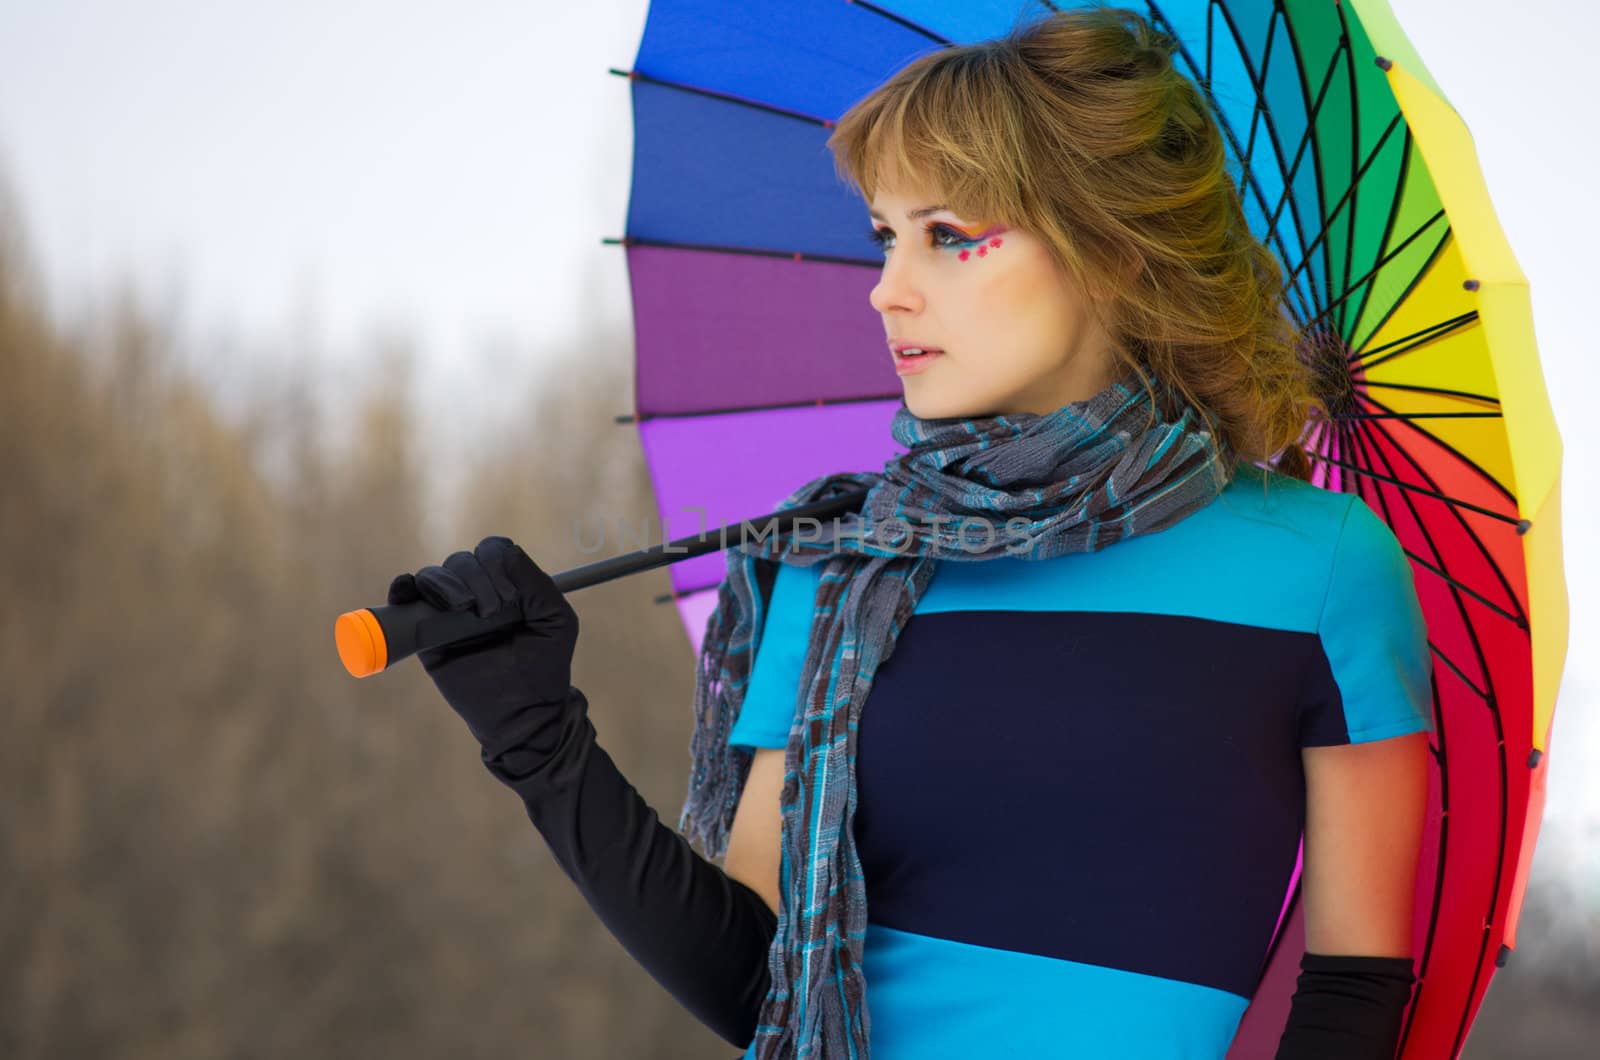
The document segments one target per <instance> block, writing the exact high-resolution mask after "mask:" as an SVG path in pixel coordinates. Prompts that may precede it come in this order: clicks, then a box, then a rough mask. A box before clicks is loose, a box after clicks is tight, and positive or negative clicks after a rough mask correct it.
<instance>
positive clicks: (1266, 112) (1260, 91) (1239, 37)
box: [1207, 0, 1309, 309]
mask: <svg viewBox="0 0 1600 1060" xmlns="http://www.w3.org/2000/svg"><path fill="white" fill-rule="evenodd" d="M1212 10H1213V11H1217V12H1219V13H1220V14H1221V15H1222V21H1223V23H1224V24H1225V25H1226V26H1227V27H1228V35H1229V36H1231V37H1232V38H1233V43H1234V47H1235V48H1237V49H1238V52H1239V59H1240V61H1241V62H1242V63H1243V64H1244V68H1245V75H1246V76H1247V77H1249V79H1250V88H1251V90H1252V91H1254V92H1255V95H1256V106H1255V110H1254V111H1253V112H1252V114H1251V118H1250V125H1251V133H1250V141H1251V146H1250V147H1247V148H1246V150H1245V151H1244V153H1243V154H1241V155H1240V156H1239V161H1240V168H1241V169H1242V170H1243V171H1244V172H1253V167H1252V166H1251V165H1250V162H1249V159H1250V152H1251V151H1252V150H1253V144H1254V140H1255V131H1254V130H1255V124H1256V121H1255V115H1256V114H1257V113H1259V114H1260V115H1261V117H1262V120H1263V122H1264V123H1265V124H1266V126H1267V139H1268V140H1269V141H1271V143H1272V156H1273V159H1274V160H1275V161H1276V162H1277V164H1278V173H1279V175H1280V176H1283V174H1284V160H1283V158H1284V156H1283V142H1282V140H1281V139H1280V138H1279V136H1278V126H1277V123H1276V122H1274V121H1273V120H1272V108H1270V107H1268V106H1266V98H1267V91H1266V89H1267V67H1268V66H1269V65H1270V63H1271V61H1272V41H1273V37H1274V34H1273V32H1272V26H1273V23H1275V22H1276V21H1277V19H1278V17H1279V16H1280V15H1282V16H1283V19H1284V26H1285V27H1286V28H1287V27H1288V24H1289V23H1288V18H1289V16H1288V12H1287V11H1285V10H1284V9H1283V8H1282V7H1281V6H1278V5H1275V6H1274V8H1273V12H1272V15H1271V17H1270V18H1269V19H1268V20H1267V47H1266V50H1265V51H1264V52H1263V53H1262V59H1261V71H1260V73H1259V74H1258V73H1257V72H1256V69H1255V64H1254V63H1252V62H1251V60H1250V53H1249V49H1247V48H1246V47H1245V42H1244V35H1243V34H1241V33H1240V32H1239V26H1238V24H1237V23H1236V22H1234V20H1233V14H1232V13H1231V12H1230V11H1229V10H1228V9H1227V8H1226V7H1224V6H1223V5H1222V4H1221V3H1219V2H1218V0H1212ZM1208 28H1209V20H1208ZM1207 61H1208V62H1209V61H1210V57H1209V56H1208V57H1207ZM1295 72H1296V74H1298V73H1299V63H1298V61H1297V62H1296V65H1295ZM1300 82H1301V96H1302V98H1303V97H1304V95H1305V91H1304V90H1305V81H1304V78H1300ZM1219 113H1220V110H1219ZM1308 128H1309V126H1308ZM1236 146H1237V145H1236ZM1284 187H1285V188H1288V187H1289V179H1288V177H1284ZM1257 205H1259V206H1260V207H1261V213H1262V216H1266V212H1267V203H1266V197H1265V196H1263V195H1261V194H1260V193H1259V190H1258V193H1257ZM1293 205H1294V210H1293V215H1294V227H1295V236H1296V238H1298V239H1299V240H1300V241H1301V244H1302V246H1303V245H1304V241H1305V226H1304V224H1303V223H1302V221H1301V218H1300V210H1299V204H1298V203H1295V204H1293ZM1279 208H1280V209H1281V208H1282V199H1280V200H1279ZM1275 229H1276V223H1275V222H1274V224H1273V225H1271V226H1269V229H1268V230H1269V231H1274V230H1275ZM1302 309H1304V306H1302Z"/></svg>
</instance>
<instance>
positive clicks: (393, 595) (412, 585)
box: [386, 572, 422, 606]
mask: <svg viewBox="0 0 1600 1060" xmlns="http://www.w3.org/2000/svg"><path fill="white" fill-rule="evenodd" d="M420 599H422V594H421V593H419V592H417V579H416V577H415V576H413V575H412V574H410V573H409V572H408V573H406V574H397V575H395V579H394V581H392V582H390V583H389V595H388V598H387V601H386V602H387V603H388V604H390V605H391V606H393V605H395V604H414V603H416V602H417V601H418V600H420Z"/></svg>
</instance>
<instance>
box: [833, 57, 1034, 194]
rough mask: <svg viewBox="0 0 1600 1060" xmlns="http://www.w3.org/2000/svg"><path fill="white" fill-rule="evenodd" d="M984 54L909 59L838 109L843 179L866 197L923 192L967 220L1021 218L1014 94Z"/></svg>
mask: <svg viewBox="0 0 1600 1060" xmlns="http://www.w3.org/2000/svg"><path fill="white" fill-rule="evenodd" d="M1003 81H1004V74H1003V72H1002V71H1001V70H1000V69H999V67H998V64H995V63H991V62H990V61H989V54H988V52H987V51H986V50H984V49H976V50H972V51H960V52H937V53H934V54H932V55H927V56H924V57H923V58H921V59H919V60H917V61H915V62H913V63H911V64H910V65H909V66H907V67H905V68H904V69H902V70H901V71H900V72H899V73H898V74H896V75H895V76H894V77H893V78H891V79H890V80H889V81H888V82H886V83H885V84H884V85H882V86H881V87H880V88H878V89H877V90H876V91H874V92H873V93H871V94H870V95H868V96H866V97H865V98H863V99H862V100H860V101H859V102H857V103H856V104H855V105H854V106H853V107H851V108H850V109H849V110H848V111H846V112H845V114H844V116H843V117H842V118H840V119H839V124H838V126H837V127H836V128H835V129H834V131H833V133H832V135H830V136H829V137H828V148H829V149H830V150H831V151H832V152H833V154H834V165H835V169H836V171H837V172H838V174H839V177H840V178H841V179H842V180H846V181H848V182H850V183H852V184H854V185H855V186H856V187H857V188H858V189H860V191H861V194H862V196H863V198H865V199H867V200H868V201H870V200H871V199H872V198H873V196H874V195H876V194H877V192H878V191H879V189H880V188H888V189H892V190H896V191H910V190H913V189H916V190H926V191H928V192H930V193H933V194H936V195H937V198H938V201H940V202H943V203H946V204H948V205H949V206H950V208H951V209H952V210H953V211H955V212H956V213H958V214H960V215H962V216H964V217H969V218H972V219H980V218H981V219H985V220H996V221H1003V222H1008V223H1013V224H1015V223H1018V222H1020V221H1021V216H1020V214H1021V208H1020V202H1019V199H1018V195H1017V194H1016V188H1017V187H1018V183H1019V182H1018V179H1017V176H1018V175H1017V174H1016V173H1015V172H1014V171H1013V170H1012V169H1011V168H1010V165H1011V160H1014V159H1016V158H1018V157H1020V156H1021V155H1022V151H1021V150H1020V144H1019V143H1018V141H1017V135H1016V123H1015V121H1014V120H1012V118H1011V115H1012V114H1013V113H1014V111H1015V104H1014V100H1015V96H1014V94H1013V93H1011V92H1008V91H1006V87H1005V85H1004V84H1003Z"/></svg>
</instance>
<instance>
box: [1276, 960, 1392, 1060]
mask: <svg viewBox="0 0 1600 1060" xmlns="http://www.w3.org/2000/svg"><path fill="white" fill-rule="evenodd" d="M1413 982H1415V977H1414V976H1413V975H1412V972H1411V958H1409V957H1329V956H1324V955H1323V954H1319V953H1307V954H1305V955H1304V956H1303V957H1301V958H1300V977H1299V979H1298V980H1296V982H1295V992H1294V997H1293V998H1292V999H1291V1000H1290V1002H1289V1018H1288V1020H1287V1021H1286V1022H1285V1024H1284V1029H1283V1037H1281V1038H1280V1039H1279V1040H1278V1052H1277V1054H1276V1060H1391V1058H1392V1057H1393V1056H1394V1050H1395V1046H1396V1045H1397V1044H1399V1041H1400V1025H1401V1023H1402V1021H1403V1020H1404V1018H1405V1013H1406V1003H1407V1002H1409V1001H1410V1000H1411V984H1412V983H1413Z"/></svg>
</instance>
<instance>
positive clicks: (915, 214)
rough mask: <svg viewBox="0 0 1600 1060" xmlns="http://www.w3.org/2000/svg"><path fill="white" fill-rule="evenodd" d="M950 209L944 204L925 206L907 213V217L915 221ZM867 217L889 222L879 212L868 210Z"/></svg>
mask: <svg viewBox="0 0 1600 1060" xmlns="http://www.w3.org/2000/svg"><path fill="white" fill-rule="evenodd" d="M948 209H950V207H948V206H946V205H945V204H944V203H940V204H939V205H937V206H924V207H922V208H921V209H917V210H912V211H910V212H909V213H907V214H906V216H907V217H909V218H910V219H911V220H913V221H915V220H916V219H917V218H919V217H927V216H928V215H929V214H934V213H938V212H939V211H940V210H948ZM867 216H868V217H871V218H873V219H875V220H878V221H887V220H888V218H887V217H885V216H883V214H881V213H879V212H878V211H877V210H868V211H867Z"/></svg>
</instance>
